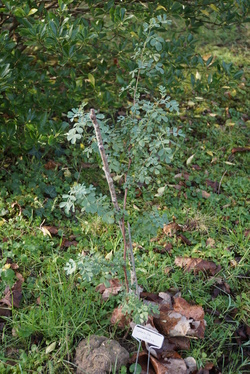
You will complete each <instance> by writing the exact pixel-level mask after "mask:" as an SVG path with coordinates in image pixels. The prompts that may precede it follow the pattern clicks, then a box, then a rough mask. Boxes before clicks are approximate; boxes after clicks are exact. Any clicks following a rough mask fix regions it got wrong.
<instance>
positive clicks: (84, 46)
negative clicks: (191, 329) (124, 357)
mask: <svg viewBox="0 0 250 374" xmlns="http://www.w3.org/2000/svg"><path fill="white" fill-rule="evenodd" d="M237 4H238V5H237V6H234V5H235V4H234V2H231V1H230V2H227V4H226V5H225V4H224V3H223V2H218V1H217V2H211V4H209V5H202V4H200V6H198V7H195V8H192V6H194V5H193V4H190V5H188V6H187V7H186V8H185V7H184V8H183V7H182V5H183V4H182V2H181V1H180V2H175V3H174V2H167V4H166V2H159V4H158V8H157V6H155V4H154V2H147V4H146V3H143V2H141V3H137V2H127V3H125V2H124V7H123V6H121V4H120V3H119V4H115V2H108V3H107V4H105V5H104V6H102V5H101V2H99V1H95V2H88V1H86V2H83V3H81V5H80V4H78V2H74V1H68V2H66V1H65V2H62V1H58V4H53V3H49V2H48V3H46V2H41V3H40V5H39V6H37V3H36V2H32V1H31V2H27V4H26V5H25V6H23V4H21V3H20V4H19V2H15V3H12V2H10V1H3V7H2V8H1V9H2V11H1V22H2V25H4V28H3V32H1V43H2V46H4V47H5V50H6V54H5V55H4V56H3V59H2V60H1V64H2V66H3V69H2V70H1V72H2V80H1V81H0V88H1V95H2V104H1V108H0V110H1V113H2V119H3V121H4V122H3V123H2V124H1V126H2V127H1V146H2V150H3V157H1V168H0V178H1V179H0V183H1V191H0V195H1V200H0V215H1V218H0V247H1V259H0V260H1V266H0V268H1V270H0V272H1V275H0V276H1V282H0V291H1V300H0V317H1V320H0V327H1V343H2V344H1V348H0V369H1V372H3V373H5V372H6V373H32V372H35V373H37V372H38V373H39V372H41V373H47V372H48V373H53V372H59V371H61V372H65V373H73V372H75V371H76V367H75V361H74V355H75V349H76V347H77V345H78V343H79V342H80V340H82V339H83V338H85V337H88V336H90V335H92V334H98V335H104V336H107V337H112V338H114V339H116V340H118V341H119V342H120V343H121V344H122V345H124V346H125V347H126V348H127V349H128V350H129V352H130V353H131V354H132V353H134V352H135V351H136V349H137V345H136V343H135V341H134V340H133V339H132V338H131V333H130V330H128V328H127V327H126V326H125V325H123V326H122V325H120V327H119V324H118V325H117V324H114V325H112V324H111V320H112V317H113V319H114V311H117V308H118V307H119V306H120V305H121V304H123V305H124V300H125V301H127V304H125V306H124V311H127V313H128V314H130V316H131V317H132V318H133V319H134V321H136V322H143V321H144V320H145V319H146V318H147V316H148V313H149V312H150V311H149V309H148V308H147V307H144V304H143V303H142V302H141V301H140V302H137V301H136V299H132V301H131V300H130V299H128V298H126V297H125V299H124V293H122V291H125V286H124V268H123V266H121V265H123V264H124V258H123V239H124V238H123V237H122V234H121V232H120V231H119V224H117V223H118V221H119V219H121V218H123V217H124V219H125V221H128V222H129V223H130V225H131V234H132V246H133V252H134V257H135V267H136V275H137V281H138V284H139V285H140V286H141V287H142V288H143V292H144V296H143V298H144V299H147V298H148V299H149V300H150V298H151V300H152V299H154V300H156V299H157V297H158V296H159V293H160V292H168V291H169V292H172V294H173V295H176V294H178V292H180V293H181V296H182V297H183V298H184V299H185V300H186V301H187V302H188V303H189V305H191V306H196V305H200V306H201V307H202V308H203V310H204V312H205V316H204V319H205V321H206V324H207V325H206V328H205V331H204V338H203V339H201V338H200V336H199V339H196V338H192V339H190V347H189V349H188V347H186V348H184V347H182V349H181V352H180V351H179V353H180V354H181V356H182V357H184V358H186V357H188V356H191V357H193V358H194V359H195V360H196V363H197V366H198V369H197V370H200V371H199V372H200V373H205V372H206V373H210V374H211V373H232V374H233V373H247V372H248V370H249V360H248V358H249V260H248V258H249V226H248V223H249V212H248V203H249V201H248V195H249V178H248V165H249V145H248V140H247V134H248V132H249V130H248V129H249V118H248V116H247V107H248V101H247V100H248V96H247V88H248V81H247V78H248V71H247V57H248V55H247V50H246V48H245V47H246V43H247V29H246V28H245V27H244V24H243V25H242V24H241V25H240V23H239V21H243V20H244V16H245V13H246V6H247V5H246V4H247V3H245V2H244V1H242V2H237ZM201 5H202V6H201ZM81 7H83V8H81ZM223 7H224V8H223ZM225 7H226V8H225ZM244 7H245V8H244ZM194 9H195V10H194ZM83 10H84V12H85V17H83V18H81V19H80V18H79V17H78V14H79V11H81V12H82V11H83ZM166 10H167V11H166ZM164 14H166V15H164ZM191 14H192V17H190V15H191ZM153 19H154V21H152V20H153ZM150 20H151V21H150ZM170 20H171V21H172V23H171V24H170V22H169V21H170ZM206 22H207V23H206ZM153 23H154V25H153V26H152V24H153ZM157 24H159V26H157ZM216 24H219V25H224V26H230V28H223V29H222V28H221V27H218V28H217V29H216V30H213V28H214V27H217V26H218V25H216ZM147 25H150V27H151V26H152V29H151V30H148V29H147V27H148V26H147ZM185 25H186V26H185ZM13 26H14V27H13ZM111 26H112V27H111ZM200 26H202V27H200ZM211 29H212V30H211ZM13 30H14V31H13ZM70 30H71V31H70ZM148 31H149V32H148ZM112 32H114V34H112ZM145 32H146V33H147V32H148V34H147V36H146V34H145ZM68 33H70V34H68ZM128 35H129V38H128ZM238 35H241V39H240V40H239V39H238V40H237V41H236V42H235V39H236V38H238ZM98 38H99V39H100V40H102V42H101V43H100V44H98V45H97V44H96V43H98ZM147 38H149V39H148V40H147ZM145 40H147V42H146V44H145ZM196 40H197V42H196ZM13 43H14V44H13ZM144 45H145V48H144V52H143V54H142V53H141V51H142V50H143V46H144ZM55 51H56V53H55ZM20 52H23V53H20ZM131 56H134V58H131ZM142 56H145V59H144V60H143V58H142ZM239 56H240V58H239ZM1 58H2V56H1ZM15 59H16V61H17V62H15V63H14V61H15ZM151 59H152V61H151ZM47 64H48V65H49V67H48V65H47ZM140 64H141V65H140ZM42 71H43V72H44V73H42V74H41V72H42ZM131 73H132V74H131ZM37 74H38V75H39V76H40V77H41V79H40V78H39V79H38V75H37ZM43 74H44V75H43ZM24 77H25V78H24ZM103 77H105V79H103ZM24 79H25V80H26V81H25V82H26V83H25V84H26V86H25V89H26V92H25V91H24V92H23V94H20V92H21V90H22V89H23V82H24ZM42 82H43V83H42ZM160 87H162V88H160ZM135 88H136V90H135ZM164 90H165V91H164ZM164 95H165V96H164ZM167 96H170V98H169V99H167V100H166V101H165V102H160V100H165V98H166V97H167ZM83 101H84V102H85V104H84V105H82V106H81V107H80V110H79V106H80V105H81V104H82V102H83ZM171 101H172V104H170V102H171ZM155 103H158V104H159V106H158V110H156V107H157V105H156V104H155ZM176 103H178V104H179V106H178V107H179V115H177V114H175V111H172V112H171V111H170V110H169V109H171V108H172V107H175V108H177V107H176ZM166 104H167V105H168V106H167V105H166ZM143 106H144V108H146V109H145V110H143ZM91 107H94V108H95V109H96V112H97V120H98V121H99V122H100V124H101V130H102V135H103V140H104V146H105V149H106V151H107V153H108V156H109V157H108V161H109V163H110V166H111V172H112V178H113V180H114V184H115V190H116V193H117V198H118V202H119V204H121V205H123V199H124V193H125V192H126V188H127V186H129V188H128V190H127V192H126V193H127V200H126V201H127V204H126V209H124V210H123V209H121V210H122V211H121V215H120V216H119V214H118V216H116V214H114V211H112V209H110V206H111V204H110V201H109V199H108V197H106V198H105V199H104V196H105V195H106V196H109V189H108V186H107V183H106V181H105V178H104V172H103V171H102V169H101V168H102V163H101V158H100V156H99V153H98V148H97V146H96V143H95V135H94V132H93V127H92V124H91V121H89V122H86V123H88V124H89V126H88V125H87V126H83V127H82V130H83V131H82V130H81V129H80V130H79V132H78V131H75V132H74V129H76V128H78V124H79V118H83V119H84V118H86V121H88V119H87V118H88V113H89V110H90V108H91ZM72 108H76V109H75V110H72ZM152 108H153V109H152ZM45 109H46V110H45ZM79 111H80V114H79ZM45 112H46V116H45V114H44V113H45ZM68 112H69V113H70V114H69V117H67V113H68ZM148 112H150V113H151V117H150V123H154V121H155V124H154V126H155V128H154V132H153V134H156V133H157V131H161V129H160V125H161V124H162V122H163V123H165V122H167V121H168V122H167V127H169V130H168V133H167V134H161V137H162V139H163V140H164V141H165V143H164V144H165V147H166V148H169V149H168V150H166V149H165V153H164V152H163V151H162V149H163V147H162V145H161V146H160V145H159V148H157V147H158V146H157V144H155V146H154V147H153V148H152V149H151V150H149V149H147V144H151V143H152V141H154V140H155V139H154V138H152V137H151V138H150V139H149V140H148V139H147V136H148V133H147V131H148V128H147V127H146V126H145V128H144V132H141V133H140V132H139V130H138V133H137V134H135V136H134V138H132V142H131V148H130V149H129V145H128V146H127V144H130V143H129V141H131V139H129V137H128V135H129V132H130V131H133V127H136V126H137V125H138V124H139V125H140V126H141V127H142V126H143V120H144V118H145V113H148ZM154 113H157V118H156V119H155V118H154ZM85 116H86V117H85ZM160 116H163V117H164V116H166V121H165V122H164V119H162V118H159V117H160ZM133 121H134V122H133ZM157 121H158V122H157ZM74 125H75V126H74ZM129 126H131V127H129ZM147 126H148V124H147ZM80 127H81V126H80ZM114 130H116V131H117V132H118V133H119V134H120V133H121V131H123V135H122V136H123V137H122V141H121V142H120V143H119V142H118V141H117V140H118V139H119V138H118V137H116V138H115V137H114V138H113V141H111V142H110V138H111V140H112V137H111V135H112V134H114ZM127 130H129V131H127ZM126 131H127V133H126ZM66 133H67V134H68V137H69V136H71V140H72V139H73V140H74V136H75V140H76V141H75V144H69V143H68V141H67V140H66V138H67V135H66ZM79 134H80V135H81V134H83V137H82V138H81V139H79V138H80V136H79V137H78V136H76V135H79ZM180 134H184V135H185V136H184V137H182V136H179V135H180ZM175 135H177V136H175ZM119 136H120V137H121V135H119ZM77 138H78V139H77ZM124 141H126V142H127V143H126V144H125V145H124ZM140 141H141V142H142V143H141V145H140V146H138V144H139V142H140ZM136 142H138V144H137V143H136ZM143 142H144V143H143ZM21 143H22V144H23V146H22V147H20V144H21ZM135 144H136V146H135ZM133 147H134V148H133ZM140 147H141V148H140ZM111 150H112V152H114V153H112V152H111ZM128 150H129V151H131V154H129V153H127V151H128ZM133 150H134V152H135V153H136V152H137V154H136V156H135V159H136V157H137V159H139V156H140V154H139V156H138V153H139V151H140V152H145V153H147V157H148V158H149V159H150V157H151V161H152V162H151V163H150V164H149V165H148V166H147V168H146V167H145V170H144V169H143V167H144V166H145V165H142V163H141V165H140V164H139V166H140V167H138V162H139V163H140V162H141V161H137V163H135V164H132V166H131V169H130V170H129V171H131V175H130V180H129V181H128V182H129V183H127V184H124V175H126V172H127V169H128V168H127V166H128V164H129V159H130V156H131V155H134V154H135V153H134V154H133V153H132V152H133ZM158 152H159V154H157V153H158ZM160 152H161V153H160ZM145 153H143V154H142V157H141V156H140V157H141V159H140V160H142V159H143V157H144V155H145ZM155 154H156V156H158V158H157V157H156V156H155ZM154 157H156V160H154ZM126 158H127V159H126ZM142 166H143V167H142ZM135 167H138V169H134V168H135ZM150 168H151V169H150ZM144 171H145V172H144ZM127 175H129V173H127ZM147 178H149V179H147ZM79 185H81V186H82V190H81V196H85V197H86V196H87V198H88V199H87V200H85V201H82V202H81V206H80V207H79V206H78V205H77V204H75V211H72V209H70V208H72V204H71V206H70V205H69V206H68V210H67V212H66V213H65V211H64V210H63V209H62V208H60V206H59V205H60V204H61V205H62V204H63V203H65V201H66V200H65V199H63V197H62V196H63V195H69V196H71V197H74V194H69V191H72V188H73V191H77V188H79ZM91 185H92V187H91ZM84 188H85V190H84ZM74 189H75V190H74ZM82 200H84V199H82ZM72 201H73V203H75V201H74V199H72ZM72 201H71V202H72ZM64 207H65V204H64ZM83 208H84V209H83ZM116 213H117V212H116ZM103 218H104V220H103ZM127 239H128V237H127ZM127 266H128V264H127ZM112 282H114V283H112ZM117 282H118V283H117ZM100 284H102V286H101V287H100V286H99V288H96V286H98V285H100ZM112 284H113V288H112V287H111V289H110V287H108V286H110V285H112ZM115 287H117V294H116V295H114V294H113V293H114V289H115ZM100 290H101V292H102V294H101V292H100ZM118 291H119V292H118ZM104 293H105V296H104ZM142 295H143V294H142ZM125 296H126V294H125ZM135 304H136V308H135ZM115 321H117V320H115ZM121 327H122V328H121ZM143 360H144V359H143V357H142V359H141V361H140V365H141V366H142V367H143V365H144V364H143V362H144V361H143ZM132 364H133V362H132V361H131V362H130V363H129V364H128V365H127V367H126V368H125V367H123V368H122V369H121V372H122V373H126V372H129V370H130V369H131V370H132V368H131V366H132ZM151 365H152V367H151V368H150V370H151V372H152V373H154V372H157V370H158V372H159V370H160V369H159V363H156V362H155V361H152V362H151ZM155 368H156V369H155ZM157 368H158V369H157Z"/></svg>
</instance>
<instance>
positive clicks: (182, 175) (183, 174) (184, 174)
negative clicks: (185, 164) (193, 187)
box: [174, 171, 190, 181]
mask: <svg viewBox="0 0 250 374" xmlns="http://www.w3.org/2000/svg"><path fill="white" fill-rule="evenodd" d="M189 177H190V174H189V173H187V172H185V171H184V172H182V173H178V174H176V175H175V176H174V178H175V179H179V178H184V179H185V180H186V181H187V180H189Z"/></svg>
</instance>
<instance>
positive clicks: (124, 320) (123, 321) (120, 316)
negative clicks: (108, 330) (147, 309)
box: [110, 305, 130, 330]
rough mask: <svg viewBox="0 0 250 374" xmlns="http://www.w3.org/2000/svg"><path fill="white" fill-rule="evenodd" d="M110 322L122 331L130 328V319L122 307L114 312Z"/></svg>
mask: <svg viewBox="0 0 250 374" xmlns="http://www.w3.org/2000/svg"><path fill="white" fill-rule="evenodd" d="M110 322H111V324H112V325H117V326H118V327H119V328H120V329H122V330H124V329H126V328H128V327H129V323H130V319H129V317H128V316H127V315H126V314H124V313H123V311H122V305H120V306H119V307H117V308H115V309H114V310H113V313H112V316H111V320H110Z"/></svg>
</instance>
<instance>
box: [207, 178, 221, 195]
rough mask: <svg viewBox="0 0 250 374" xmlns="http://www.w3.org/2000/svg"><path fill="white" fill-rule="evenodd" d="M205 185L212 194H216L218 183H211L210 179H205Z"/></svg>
mask: <svg viewBox="0 0 250 374" xmlns="http://www.w3.org/2000/svg"><path fill="white" fill-rule="evenodd" d="M205 183H206V185H207V186H209V187H211V188H212V189H213V192H218V189H219V183H218V182H216V181H215V182H214V181H211V180H210V179H206V181H205Z"/></svg>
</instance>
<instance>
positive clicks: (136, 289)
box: [128, 222, 140, 299]
mask: <svg viewBox="0 0 250 374" xmlns="http://www.w3.org/2000/svg"><path fill="white" fill-rule="evenodd" d="M128 238H129V249H130V259H131V270H130V274H131V285H133V284H135V294H136V296H137V297H138V299H139V298H140V291H139V286H138V282H137V276H136V270H135V258H134V253H133V246H132V240H131V232H130V224H129V222H128Z"/></svg>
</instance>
